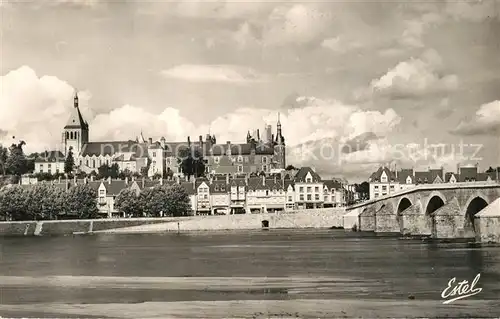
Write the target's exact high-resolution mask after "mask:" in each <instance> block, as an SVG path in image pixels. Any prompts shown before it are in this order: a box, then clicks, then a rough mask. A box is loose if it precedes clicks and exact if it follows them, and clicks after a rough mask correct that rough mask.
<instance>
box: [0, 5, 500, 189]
mask: <svg viewBox="0 0 500 319" xmlns="http://www.w3.org/2000/svg"><path fill="white" fill-rule="evenodd" d="M0 11H1V12H0V13H1V15H0V19H1V20H0V26H1V27H0V45H1V46H0V52H1V60H0V76H1V77H0V142H1V143H3V144H4V145H10V144H11V143H12V142H13V141H18V140H20V139H22V140H24V141H26V143H27V144H26V150H27V151H28V152H30V151H43V150H48V149H57V148H58V147H60V146H59V144H60V142H61V138H62V136H61V134H62V128H63V127H64V125H65V123H66V121H67V119H68V117H69V114H70V112H71V108H72V97H73V94H74V92H75V90H78V92H79V96H80V104H81V109H82V112H83V114H84V117H85V119H86V120H87V121H88V122H89V124H90V139H91V141H110V140H128V139H135V138H136V136H138V135H140V133H141V131H142V132H143V135H144V136H146V137H152V138H153V139H155V140H156V139H159V138H160V137H161V136H164V137H165V138H166V139H167V140H169V141H185V140H187V136H188V135H189V136H191V140H197V139H198V136H199V135H203V136H204V135H205V134H207V133H208V132H210V133H211V134H215V136H216V138H217V140H218V142H220V143H225V142H226V141H232V142H234V143H237V142H244V141H245V138H246V134H247V131H250V132H252V131H253V130H254V129H257V128H259V129H261V132H262V130H263V128H264V126H265V124H270V125H273V131H275V130H276V126H275V124H276V120H277V117H278V113H279V115H280V120H281V123H282V125H283V133H284V136H285V139H286V144H287V164H293V165H296V166H311V167H313V168H315V169H316V171H317V172H318V173H320V174H321V175H322V176H324V177H330V176H336V177H345V178H348V179H349V180H352V181H362V180H365V179H367V178H368V177H369V175H370V173H371V172H372V171H374V170H376V169H377V168H378V167H379V166H380V165H391V167H394V166H396V168H398V169H399V168H410V167H414V168H415V169H419V170H421V169H427V168H428V167H440V166H444V168H445V170H447V171H455V170H456V166H457V164H459V163H462V164H476V163H479V166H480V169H481V170H482V169H486V168H488V167H489V166H495V165H497V166H498V165H500V151H499V145H500V36H499V34H500V0H499V1H497V0H483V1H459V0H454V1H444V0H443V1H432V0H430V1H425V2H422V1H418V2H417V1H414V2H410V1H407V2H404V1H370V0H363V1H321V2H314V1H308V2H298V1H286V2H285V1H275V2H270V1H266V2H264V1H255V0H248V1H201V0H189V1H182V0H176V1H132V0H130V1H112V0H106V1H104V0H38V1H14V0H0Z"/></svg>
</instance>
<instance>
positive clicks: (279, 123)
mask: <svg viewBox="0 0 500 319" xmlns="http://www.w3.org/2000/svg"><path fill="white" fill-rule="evenodd" d="M276 124H277V125H281V122H280V112H278V123H276Z"/></svg>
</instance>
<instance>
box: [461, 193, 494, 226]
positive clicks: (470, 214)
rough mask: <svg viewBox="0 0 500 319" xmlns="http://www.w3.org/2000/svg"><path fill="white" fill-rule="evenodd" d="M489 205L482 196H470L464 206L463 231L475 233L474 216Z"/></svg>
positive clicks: (486, 199)
mask: <svg viewBox="0 0 500 319" xmlns="http://www.w3.org/2000/svg"><path fill="white" fill-rule="evenodd" d="M488 205H489V201H488V198H487V197H486V196H483V195H482V194H479V193H478V194H475V195H473V196H471V197H470V198H469V199H468V200H467V203H466V204H465V206H464V215H465V223H464V230H465V231H471V232H474V233H475V232H476V227H475V225H474V216H476V214H477V213H479V212H480V211H481V210H483V209H484V208H485V207H486V206H488Z"/></svg>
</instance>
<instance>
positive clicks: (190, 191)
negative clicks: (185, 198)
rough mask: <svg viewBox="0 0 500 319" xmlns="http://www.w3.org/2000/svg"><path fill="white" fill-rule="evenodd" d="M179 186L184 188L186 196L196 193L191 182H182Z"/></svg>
mask: <svg viewBox="0 0 500 319" xmlns="http://www.w3.org/2000/svg"><path fill="white" fill-rule="evenodd" d="M181 186H182V187H184V189H185V190H186V192H187V193H188V195H194V194H195V193H196V190H195V188H194V185H193V183H192V182H182V183H181Z"/></svg>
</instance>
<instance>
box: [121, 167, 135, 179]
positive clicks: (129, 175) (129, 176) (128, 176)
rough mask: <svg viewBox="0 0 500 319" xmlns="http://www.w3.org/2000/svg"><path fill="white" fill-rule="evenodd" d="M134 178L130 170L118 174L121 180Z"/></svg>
mask: <svg viewBox="0 0 500 319" xmlns="http://www.w3.org/2000/svg"><path fill="white" fill-rule="evenodd" d="M131 177H132V172H131V171H130V170H129V169H124V170H123V171H121V172H120V173H119V174H118V178H119V179H125V178H129V179H130V178H131Z"/></svg>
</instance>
